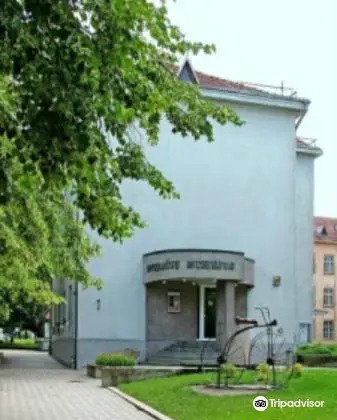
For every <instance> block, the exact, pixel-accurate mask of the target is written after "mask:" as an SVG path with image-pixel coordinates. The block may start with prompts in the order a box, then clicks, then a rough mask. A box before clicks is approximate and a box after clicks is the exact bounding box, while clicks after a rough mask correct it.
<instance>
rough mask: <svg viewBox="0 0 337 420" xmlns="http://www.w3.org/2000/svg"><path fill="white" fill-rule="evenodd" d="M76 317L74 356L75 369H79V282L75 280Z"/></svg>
mask: <svg viewBox="0 0 337 420" xmlns="http://www.w3.org/2000/svg"><path fill="white" fill-rule="evenodd" d="M74 310H75V317H74V356H73V369H75V370H76V369H77V368H78V366H77V352H78V346H77V340H78V282H77V281H76V282H75V308H74Z"/></svg>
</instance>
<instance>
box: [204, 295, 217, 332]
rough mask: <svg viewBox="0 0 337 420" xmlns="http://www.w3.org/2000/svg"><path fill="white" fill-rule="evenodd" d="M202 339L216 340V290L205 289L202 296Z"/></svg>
mask: <svg viewBox="0 0 337 420" xmlns="http://www.w3.org/2000/svg"><path fill="white" fill-rule="evenodd" d="M204 311H205V313H204V337H205V338H216V332H215V325H216V288H215V287H206V288H205V295H204Z"/></svg>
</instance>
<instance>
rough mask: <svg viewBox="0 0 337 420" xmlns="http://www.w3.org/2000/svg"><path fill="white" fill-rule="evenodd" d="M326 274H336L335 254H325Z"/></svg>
mask: <svg viewBox="0 0 337 420" xmlns="http://www.w3.org/2000/svg"><path fill="white" fill-rule="evenodd" d="M323 269H324V274H334V272H335V256H334V255H324V267H323Z"/></svg>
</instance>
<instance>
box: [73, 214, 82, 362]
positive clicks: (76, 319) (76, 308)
mask: <svg viewBox="0 0 337 420" xmlns="http://www.w3.org/2000/svg"><path fill="white" fill-rule="evenodd" d="M79 219H80V214H79V211H77V212H76V221H77V222H78V221H79ZM74 293H75V302H74V303H75V305H74V306H75V308H74V312H75V314H74V355H73V363H72V364H73V366H72V367H73V369H75V370H76V369H77V368H78V358H77V352H78V345H77V340H78V281H75V292H74Z"/></svg>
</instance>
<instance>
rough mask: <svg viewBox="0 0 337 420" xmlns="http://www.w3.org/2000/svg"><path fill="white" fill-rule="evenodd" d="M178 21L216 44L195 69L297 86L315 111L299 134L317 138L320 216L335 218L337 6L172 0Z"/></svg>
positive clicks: (296, 0) (299, 1)
mask: <svg viewBox="0 0 337 420" xmlns="http://www.w3.org/2000/svg"><path fill="white" fill-rule="evenodd" d="M167 5H168V9H169V14H170V18H171V21H172V23H174V24H176V25H178V26H179V27H180V29H181V30H182V32H183V33H184V34H185V35H186V36H187V37H188V38H189V40H191V41H202V42H204V43H214V44H215V45H216V48H217V52H216V53H215V54H214V55H212V56H205V55H201V56H197V57H192V63H193V66H194V67H195V68H196V69H197V70H200V71H203V72H206V73H210V74H213V75H215V76H219V77H223V78H227V79H231V80H238V81H247V82H251V83H263V84H267V85H269V84H270V85H278V86H280V85H281V82H282V81H283V82H284V84H285V86H287V87H291V88H294V89H295V90H296V91H297V92H298V96H300V97H305V98H308V99H310V100H311V106H310V109H309V112H308V113H307V115H306V117H305V119H304V121H303V122H302V124H301V126H300V129H299V131H298V134H299V135H300V136H303V137H310V138H315V139H317V145H318V146H319V147H321V148H322V149H323V151H324V155H323V156H322V157H320V158H318V159H316V161H315V210H314V211H315V215H316V216H327V217H337V120H336V118H335V117H336V114H337V106H336V104H337V101H336V98H337V48H336V41H337V24H336V16H337V0H321V1H319V2H318V1H314V0H312V1H311V0H309V1H305V0H282V1H280V0H273V1H271V0H254V1H252V0H231V1H228V0H207V1H204V0H176V2H173V1H172V0H168V1H167Z"/></svg>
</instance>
